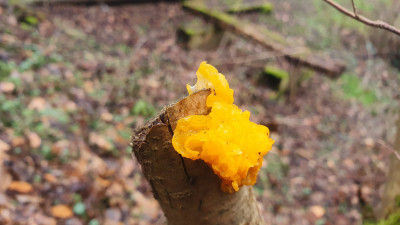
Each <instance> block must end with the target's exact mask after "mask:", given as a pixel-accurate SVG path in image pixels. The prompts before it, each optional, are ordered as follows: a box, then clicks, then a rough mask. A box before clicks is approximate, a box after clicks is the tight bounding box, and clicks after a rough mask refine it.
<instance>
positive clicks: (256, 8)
mask: <svg viewBox="0 0 400 225" xmlns="http://www.w3.org/2000/svg"><path fill="white" fill-rule="evenodd" d="M273 8H274V6H273V5H272V4H271V3H268V2H267V3H264V4H261V5H253V6H241V5H239V6H234V7H232V8H230V9H228V13H246V12H261V13H264V14H270V13H271V12H272V10H273Z"/></svg>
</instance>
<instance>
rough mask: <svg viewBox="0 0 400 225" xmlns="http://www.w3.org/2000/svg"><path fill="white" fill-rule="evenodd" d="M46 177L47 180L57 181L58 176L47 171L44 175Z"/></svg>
mask: <svg viewBox="0 0 400 225" xmlns="http://www.w3.org/2000/svg"><path fill="white" fill-rule="evenodd" d="M44 179H45V180H46V181H48V182H50V183H54V182H56V181H57V178H56V177H55V176H54V175H53V174H50V173H46V174H45V175H44Z"/></svg>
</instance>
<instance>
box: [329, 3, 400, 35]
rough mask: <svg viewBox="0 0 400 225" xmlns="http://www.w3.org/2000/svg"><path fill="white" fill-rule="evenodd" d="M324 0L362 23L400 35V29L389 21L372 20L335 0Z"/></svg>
mask: <svg viewBox="0 0 400 225" xmlns="http://www.w3.org/2000/svg"><path fill="white" fill-rule="evenodd" d="M323 1H324V2H326V3H328V4H329V5H331V6H332V7H334V8H335V9H337V10H338V11H339V12H341V13H343V14H345V15H346V16H348V17H351V18H353V19H355V20H358V21H360V22H361V23H364V24H366V25H368V26H371V27H376V28H379V29H383V30H386V31H389V32H391V33H393V34H396V35H398V36H400V30H399V29H397V28H396V27H394V26H391V25H389V24H387V23H385V22H383V21H380V20H376V21H373V20H370V19H368V18H366V17H364V16H362V15H360V14H355V13H354V12H350V11H349V10H347V9H346V8H344V7H343V6H341V5H339V4H338V3H336V2H334V1H332V0H323ZM354 8H355V7H354Z"/></svg>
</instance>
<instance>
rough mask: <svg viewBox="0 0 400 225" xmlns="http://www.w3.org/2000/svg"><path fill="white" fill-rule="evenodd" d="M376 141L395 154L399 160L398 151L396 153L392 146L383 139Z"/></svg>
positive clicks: (399, 154)
mask: <svg viewBox="0 0 400 225" xmlns="http://www.w3.org/2000/svg"><path fill="white" fill-rule="evenodd" d="M377 143H378V144H380V145H381V146H382V147H383V148H385V149H387V150H389V151H391V152H392V153H393V154H394V155H395V156H396V158H397V159H398V160H400V153H398V152H397V151H396V150H395V149H394V148H392V147H390V146H389V145H387V144H386V143H385V142H384V141H383V140H378V141H377Z"/></svg>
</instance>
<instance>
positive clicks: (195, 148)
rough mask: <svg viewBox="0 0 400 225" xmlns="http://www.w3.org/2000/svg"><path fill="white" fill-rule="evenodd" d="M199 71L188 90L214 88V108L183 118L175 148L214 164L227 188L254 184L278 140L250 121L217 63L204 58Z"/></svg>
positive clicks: (211, 98) (210, 98)
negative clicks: (214, 64) (234, 100)
mask: <svg viewBox="0 0 400 225" xmlns="http://www.w3.org/2000/svg"><path fill="white" fill-rule="evenodd" d="M196 75H197V83H196V84H195V85H194V86H193V87H190V86H189V85H188V86H187V89H188V92H189V94H192V93H194V92H196V91H199V90H202V89H211V90H212V93H211V94H210V95H209V96H208V97H207V106H208V107H211V112H210V113H209V114H208V115H192V116H187V117H184V118H182V119H180V120H179V121H178V123H177V126H176V128H175V130H174V136H173V138H172V144H173V146H174V149H175V150H176V151H177V152H178V153H179V154H181V155H182V156H183V157H186V158H190V159H193V160H196V159H201V160H203V161H205V162H206V163H207V164H208V165H210V166H211V168H212V169H213V171H214V173H215V174H217V175H218V176H219V177H220V178H221V180H222V183H221V187H222V190H224V191H228V192H232V191H233V190H235V191H238V190H239V187H240V186H242V185H253V184H254V183H255V182H256V179H257V173H258V171H259V169H260V167H261V165H262V160H263V156H264V155H265V154H267V152H268V151H269V150H270V149H271V146H272V144H273V143H274V141H273V140H272V139H271V138H269V130H268V128H267V127H265V126H262V125H257V124H255V123H253V122H250V120H249V118H250V112H248V111H244V112H243V111H242V110H240V109H239V108H238V107H237V106H236V105H234V104H233V90H232V89H230V88H229V84H228V82H227V81H226V79H225V76H224V75H222V74H220V73H218V70H217V69H215V68H214V67H213V66H211V65H209V64H207V63H206V62H202V63H201V64H200V68H199V69H198V71H197V73H196Z"/></svg>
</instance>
